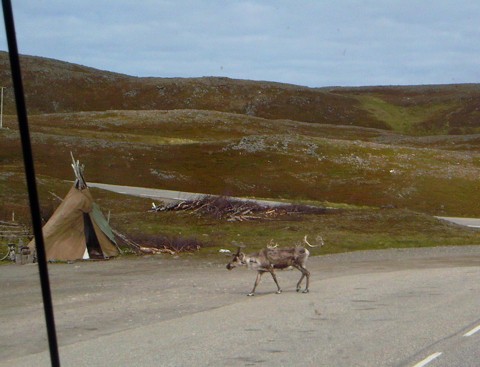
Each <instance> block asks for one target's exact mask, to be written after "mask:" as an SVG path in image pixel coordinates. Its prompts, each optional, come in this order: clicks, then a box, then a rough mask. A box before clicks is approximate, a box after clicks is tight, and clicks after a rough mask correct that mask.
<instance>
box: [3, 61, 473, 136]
mask: <svg viewBox="0 0 480 367" xmlns="http://www.w3.org/2000/svg"><path fill="white" fill-rule="evenodd" d="M21 63H22V71H23V79H24V80H23V81H24V86H25V93H26V99H27V106H28V108H29V112H30V113H31V114H42V113H55V112H79V111H106V110H174V109H192V110H212V111H220V112H230V113H236V114H245V115H250V116H257V117H263V118H267V119H288V120H294V121H303V122H311V123H326V124H335V125H356V126H363V127H375V128H381V129H387V130H395V131H400V132H403V133H409V134H421V135H434V134H466V133H476V132H478V131H479V129H480V98H479V97H480V85H478V84H463V85H435V86H405V87H402V86H397V87H360V88H335V87H331V88H307V87H301V86H295V85H289V84H281V83H273V82H261V81H248V80H234V79H229V78H217V77H203V78H138V77H132V76H128V75H123V74H117V73H112V72H108V71H101V70H97V69H93V68H89V67H85V66H81V65H76V64H72V63H67V62H62V61H57V60H53V59H47V58H41V57H34V56H22V57H21ZM0 83H1V85H2V86H6V87H7V90H6V94H5V112H6V113H14V105H13V91H12V90H11V88H9V87H11V77H10V69H9V61H8V54H7V53H6V52H0Z"/></svg>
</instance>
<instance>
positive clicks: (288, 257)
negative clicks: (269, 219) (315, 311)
mask: <svg viewBox="0 0 480 367" xmlns="http://www.w3.org/2000/svg"><path fill="white" fill-rule="evenodd" d="M319 238H320V241H321V242H320V246H323V245H324V243H323V240H322V238H321V237H319ZM303 241H304V242H305V244H306V245H307V246H310V247H317V246H312V245H310V243H308V241H307V236H305V237H304V238H303ZM271 243H272V241H270V246H267V247H266V248H264V249H262V250H260V251H259V252H256V253H253V254H248V255H246V254H244V253H243V252H241V251H240V250H241V247H240V246H238V250H237V252H236V253H235V254H234V255H233V258H232V260H231V261H230V262H229V263H228V264H227V269H228V270H232V269H233V268H235V267H237V266H242V265H246V266H247V267H248V268H249V269H252V270H256V271H257V279H256V280H255V284H254V286H253V289H252V291H251V292H250V293H249V294H248V296H254V295H255V289H256V288H257V286H258V284H259V283H260V279H261V278H262V275H263V274H265V273H270V274H271V275H272V278H273V280H274V281H275V284H276V285H277V294H280V293H282V289H281V288H280V285H279V284H278V281H277V276H276V275H275V269H286V268H288V267H294V268H296V269H298V270H299V271H300V272H301V273H302V276H301V277H300V280H299V281H298V283H297V292H299V291H300V289H301V283H302V281H303V278H306V282H305V283H306V284H305V289H304V290H303V292H302V293H308V292H309V289H308V286H309V283H310V272H309V271H308V270H307V268H306V267H305V264H306V262H307V259H308V257H309V256H310V251H308V249H306V248H305V247H303V246H301V245H297V246H295V247H284V248H278V247H272V246H271Z"/></svg>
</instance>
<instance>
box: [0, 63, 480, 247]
mask: <svg viewBox="0 0 480 367" xmlns="http://www.w3.org/2000/svg"><path fill="white" fill-rule="evenodd" d="M2 57H3V58H4V55H2V54H0V81H2V83H4V85H8V77H9V76H8V72H7V71H5V70H6V69H5V62H4V60H3V61H2ZM23 65H24V66H25V67H24V69H25V70H26V90H27V93H28V96H27V100H28V102H29V103H28V105H29V109H30V111H31V112H34V114H32V115H31V117H30V122H31V131H32V140H33V145H34V152H35V157H36V166H37V173H38V174H39V189H40V192H41V197H42V207H43V208H44V210H45V211H46V212H48V211H51V210H53V208H54V207H55V206H56V205H57V204H58V203H57V202H56V199H54V198H53V196H52V195H50V194H49V192H55V193H56V194H57V195H59V196H63V195H64V194H65V193H66V191H67V190H68V187H69V184H68V183H64V182H63V181H62V180H71V179H72V172H71V168H70V166H69V159H70V158H69V152H70V151H73V153H74V154H75V156H76V157H78V158H80V159H81V161H82V162H83V163H85V165H86V167H87V168H86V176H87V180H88V181H91V182H94V181H99V182H106V183H114V184H125V185H133V186H146V187H162V188H167V189H178V190H184V191H197V192H206V193H213V194H230V195H236V196H252V197H253V196H256V197H267V198H268V197H270V198H275V199H279V198H280V199H287V200H294V201H309V202H313V203H320V204H322V203H327V202H330V203H337V204H338V203H345V204H347V205H350V206H352V205H353V206H354V207H355V206H358V207H366V208H369V209H362V210H357V209H351V210H347V211H342V212H340V213H338V214H334V215H328V216H307V217H304V218H302V220H300V218H282V220H280V221H273V222H267V223H265V222H262V223H235V224H232V223H213V222H212V221H211V220H210V219H208V218H196V217H193V216H191V215H177V214H172V213H166V214H147V213H146V210H147V209H148V207H149V206H150V200H141V199H136V198H125V197H123V196H116V195H113V194H108V193H105V192H101V191H98V192H96V196H97V197H98V200H99V202H100V204H101V205H102V206H104V207H105V208H108V209H111V210H112V213H113V214H112V221H113V223H114V225H115V226H118V228H119V229H121V230H123V231H126V232H127V233H135V232H148V233H159V232H162V233H170V234H172V235H178V234H179V233H182V235H184V234H185V235H194V236H200V237H201V238H202V239H205V241H206V242H209V243H211V244H213V245H215V246H217V247H222V245H223V244H228V243H230V241H231V240H233V239H236V240H238V239H239V237H240V238H241V239H242V240H243V241H244V242H245V243H247V244H249V245H253V246H255V245H256V246H263V245H264V244H265V243H267V242H268V241H269V240H270V239H271V238H274V239H275V240H276V241H278V242H279V243H292V242H295V241H298V240H300V239H301V238H302V237H303V235H304V234H306V233H312V234H316V233H320V234H322V235H323V236H324V237H325V238H326V240H327V242H328V243H329V247H328V249H326V251H329V252H338V251H346V250H352V249H360V248H384V247H390V246H401V247H404V246H423V245H428V246H430V245H437V244H467V243H469V244H471V243H476V241H477V239H476V233H475V232H473V231H469V230H465V229H462V228H459V227H456V226H452V225H447V224H445V223H442V222H439V221H437V220H435V219H433V218H431V217H430V216H428V214H430V215H431V214H435V215H458V216H478V215H480V213H479V212H480V208H479V207H478V204H477V203H478V201H479V200H478V199H479V198H478V195H479V194H478V193H479V192H480V191H479V187H478V183H477V179H478V168H479V164H480V159H479V146H480V145H479V144H480V137H479V136H478V135H474V134H473V135H472V134H470V135H465V134H466V133H474V132H476V131H477V126H478V124H479V119H478V115H477V112H476V111H477V109H476V108H477V107H476V106H477V101H478V98H476V96H477V94H478V93H479V90H480V88H478V86H475V85H463V86H430V87H389V88H383V87H376V88H325V89H310V88H303V87H297V86H291V85H282V84H278V83H261V82H251V81H235V80H229V79H225V78H200V79H158V78H157V79H139V78H132V77H128V76H125V75H119V74H113V73H107V72H101V71H98V70H94V69H90V68H85V67H82V66H79V65H73V64H65V63H60V62H56V61H52V60H48V59H38V58H25V59H24V64H23ZM2 68H3V69H2ZM2 70H3V71H2ZM47 85H48V86H49V87H48V88H46V86H47ZM52 86H53V87H52ZM39 91H42V93H39ZM12 108H13V106H12V96H11V95H9V91H8V90H7V94H6V111H7V112H8V111H9V109H10V110H12ZM194 108H197V109H194ZM128 109H136V110H135V111H133V110H128ZM152 109H155V110H152ZM55 110H57V111H64V112H62V113H51V112H54V111H55ZM92 110H100V111H102V110H108V111H104V112H88V111H92ZM213 110H217V111H213ZM65 111H79V112H65ZM81 111H83V112H81ZM85 111H87V112H85ZM43 112H50V113H48V114H45V113H43ZM35 113H36V114H35ZM14 121H15V118H14V116H7V117H6V118H5V120H4V123H5V125H6V126H7V127H8V129H3V130H1V131H0V140H1V142H2V150H1V151H0V167H1V174H0V198H1V200H2V203H3V204H2V206H1V207H0V216H1V218H0V219H3V218H9V217H10V213H11V211H12V210H13V211H15V212H16V213H17V217H23V218H27V217H28V214H27V212H28V210H27V206H28V204H27V201H26V195H25V191H24V184H23V177H22V176H23V168H22V163H21V154H20V150H19V140H18V134H17V132H16V126H15V125H16V124H15V123H14ZM302 121H303V122H302ZM312 122H314V123H312ZM369 126H370V127H371V126H373V127H380V128H381V129H373V128H366V127H369ZM405 133H409V135H406V134H405ZM442 133H456V134H457V133H461V134H464V135H439V134H442ZM379 207H396V208H398V209H390V210H379V209H378V208H379ZM420 213H425V214H420Z"/></svg>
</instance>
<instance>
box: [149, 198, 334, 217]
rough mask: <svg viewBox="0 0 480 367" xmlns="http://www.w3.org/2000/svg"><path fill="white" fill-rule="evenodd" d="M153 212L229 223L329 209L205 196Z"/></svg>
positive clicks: (164, 206)
mask: <svg viewBox="0 0 480 367" xmlns="http://www.w3.org/2000/svg"><path fill="white" fill-rule="evenodd" d="M151 211H154V212H165V211H188V212H191V213H192V214H197V215H202V216H204V215H207V216H211V217H213V218H215V219H219V220H226V221H228V222H243V221H249V220H269V219H270V220H272V219H276V218H278V217H280V216H284V215H292V214H325V213H326V212H327V211H328V209H326V208H321V207H314V206H308V205H291V204H285V205H278V204H271V205H261V204H259V203H256V202H254V201H250V200H248V201H247V200H240V199H234V198H230V197H224V196H203V197H201V198H200V199H196V200H187V201H181V202H178V203H171V204H166V205H163V206H162V205H158V206H157V205H155V204H154V205H153V206H152V209H151Z"/></svg>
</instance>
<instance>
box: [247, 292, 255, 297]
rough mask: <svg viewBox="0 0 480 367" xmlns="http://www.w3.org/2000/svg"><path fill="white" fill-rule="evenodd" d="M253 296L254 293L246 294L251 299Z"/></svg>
mask: <svg viewBox="0 0 480 367" xmlns="http://www.w3.org/2000/svg"><path fill="white" fill-rule="evenodd" d="M254 295H255V293H249V294H247V297H253V296H254Z"/></svg>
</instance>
